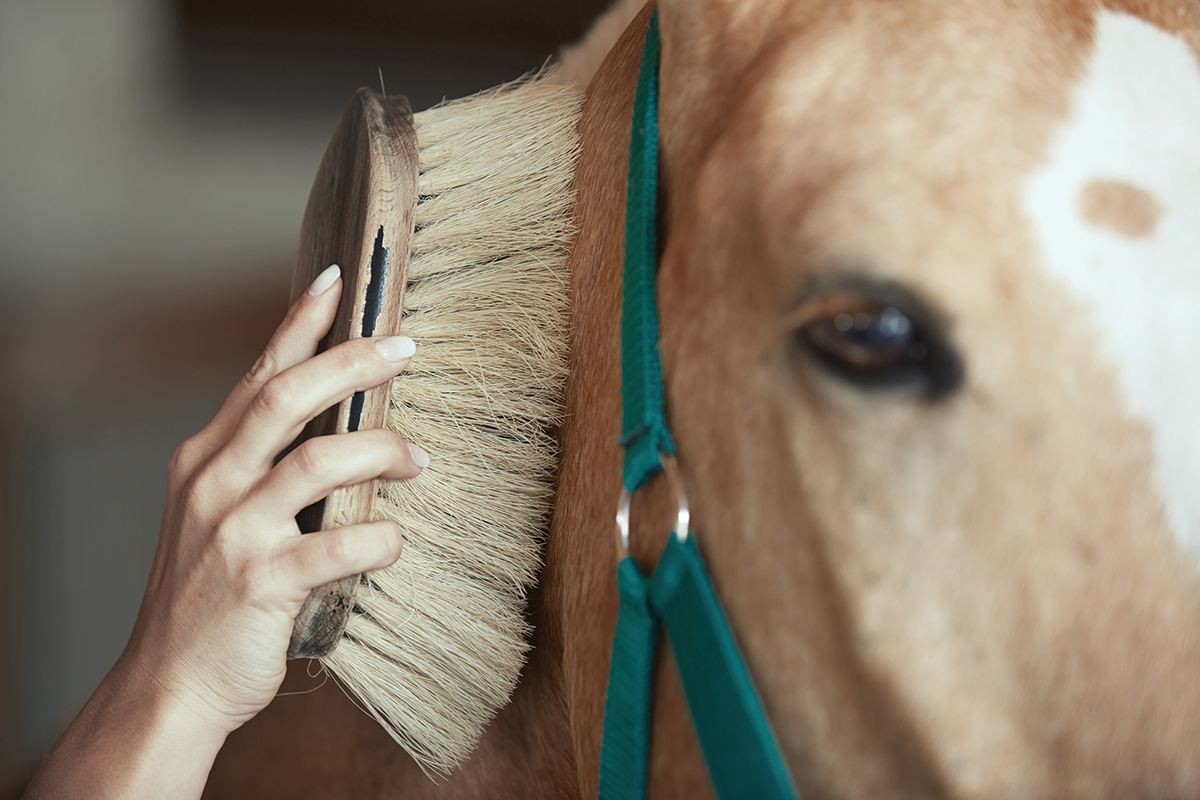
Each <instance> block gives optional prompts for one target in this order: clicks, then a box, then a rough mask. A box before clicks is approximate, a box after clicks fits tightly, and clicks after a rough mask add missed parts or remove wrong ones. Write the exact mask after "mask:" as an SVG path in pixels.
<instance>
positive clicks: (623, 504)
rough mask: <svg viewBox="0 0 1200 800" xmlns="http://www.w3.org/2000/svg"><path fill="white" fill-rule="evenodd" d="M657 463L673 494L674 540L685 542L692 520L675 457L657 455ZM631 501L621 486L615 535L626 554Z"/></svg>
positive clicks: (627, 550) (630, 494) (629, 494)
mask: <svg viewBox="0 0 1200 800" xmlns="http://www.w3.org/2000/svg"><path fill="white" fill-rule="evenodd" d="M658 463H659V464H661V465H662V470H663V474H664V475H666V476H667V483H669V484H670V485H671V490H672V491H673V492H674V493H675V504H676V512H675V538H676V539H678V540H679V541H680V542H686V541H687V538H688V535H689V532H690V527H689V526H690V524H691V519H692V514H691V511H689V510H688V500H687V493H686V492H684V490H683V477H682V476H681V475H680V474H679V465H678V464H676V463H675V457H674V456H672V455H668V454H666V453H659V454H658ZM632 500H633V493H632V492H630V491H629V490H628V489H626V488H625V486H624V485H622V486H621V500H620V502H619V503H617V533H618V534H619V535H620V537H621V547H622V548H623V549H624V551H625V552H626V553H628V552H629V506H630V503H631V501H632Z"/></svg>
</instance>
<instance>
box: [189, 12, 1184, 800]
mask: <svg viewBox="0 0 1200 800" xmlns="http://www.w3.org/2000/svg"><path fill="white" fill-rule="evenodd" d="M657 7H658V13H659V17H660V21H661V28H662V64H661V100H660V105H659V114H660V131H661V133H660V135H661V140H660V150H661V163H662V167H661V170H662V171H661V173H660V218H661V223H660V227H661V230H660V242H661V245H660V249H661V256H660V261H659V273H658V290H659V298H660V299H659V308H660V316H661V339H660V350H661V356H662V361H663V370H664V376H665V394H666V402H667V412H668V415H669V418H670V420H671V424H672V426H673V431H674V436H675V440H676V444H677V445H678V452H679V460H680V469H681V471H682V475H683V481H684V484H685V485H686V487H687V491H688V494H689V497H690V500H691V505H692V519H693V523H694V528H695V530H696V535H697V536H698V537H699V538H698V541H699V545H700V548H701V550H702V551H703V553H704V557H705V560H706V562H707V564H708V566H709V570H710V571H711V575H712V579H713V583H714V585H715V587H716V589H717V592H718V594H719V595H720V597H721V600H722V602H723V604H724V606H725V610H726V613H727V615H728V618H729V621H730V624H731V626H732V628H733V631H734V633H735V635H736V637H737V639H738V642H739V643H740V645H741V647H742V650H743V652H744V654H745V657H746V661H747V664H748V666H749V669H750V672H751V673H752V675H753V677H754V680H755V683H756V685H757V688H758V691H759V693H760V695H761V698H762V701H763V704H764V707H765V710H766V713H767V716H768V717H769V719H770V721H771V723H772V726H773V728H774V731H775V734H776V737H777V739H778V742H779V746H780V748H781V751H782V753H783V755H784V757H785V759H786V761H787V762H788V764H789V766H790V769H791V772H792V774H793V777H794V779H795V781H796V784H797V786H798V788H799V789H800V791H801V793H802V794H803V796H805V797H807V798H825V797H839V798H869V797H881V796H883V797H895V798H903V797H914V798H915V797H920V798H938V797H946V798H949V797H962V798H984V797H987V798H1001V797H1040V798H1073V797H1092V798H1096V797H1117V796H1122V797H1185V796H1200V747H1198V746H1197V742H1200V682H1198V681H1196V680H1195V679H1194V672H1195V665H1196V664H1197V663H1200V572H1198V571H1197V568H1198V563H1197V549H1198V548H1200V501H1198V499H1197V498H1200V492H1198V491H1197V489H1200V483H1198V480H1200V428H1198V427H1197V420H1198V419H1200V415H1197V414H1195V413H1194V410H1193V408H1192V406H1191V404H1190V402H1189V400H1190V398H1191V397H1194V396H1195V393H1196V392H1195V390H1196V389H1200V367H1197V363H1200V362H1198V361H1197V359H1196V358H1195V357H1194V349H1195V347H1196V345H1197V344H1200V316H1198V315H1197V314H1196V313H1195V310H1194V309H1195V308H1196V307H1197V301H1200V239H1198V238H1197V237H1198V233H1197V232H1198V231H1200V194H1198V191H1200V190H1198V188H1197V187H1200V144H1198V143H1200V139H1198V138H1197V134H1198V133H1200V68H1198V66H1197V65H1198V51H1200V5H1198V4H1197V3H1195V2H1188V1H1187V0H1177V1H1175V2H1162V3H1145V2H1141V0H1055V1H1054V2H1032V0H1013V1H1012V2H1009V3H1005V4H974V3H969V2H961V1H956V2H946V0H893V1H892V2H884V1H883V0H840V1H838V2H828V1H827V0H690V2H684V1H683V0H659V2H658V4H657ZM651 10H652V9H651V7H650V6H647V7H646V8H642V9H638V8H636V7H635V6H633V5H631V4H630V3H628V2H626V3H624V4H622V6H621V7H620V8H619V9H618V10H617V11H615V12H614V13H613V15H612V16H611V17H610V18H609V19H608V20H607V21H606V23H605V24H604V25H602V26H600V27H599V28H597V30H598V31H599V33H597V34H596V36H595V37H594V38H595V39H596V42H597V43H596V44H595V45H594V46H592V47H591V48H590V51H589V53H588V54H585V56H586V57H585V56H580V57H578V58H576V59H575V60H574V61H571V60H570V59H568V62H569V63H568V64H567V67H569V68H570V69H575V70H576V71H577V73H578V74H579V75H582V76H583V77H580V78H578V79H579V80H586V81H587V82H588V88H587V103H586V106H585V109H584V116H583V118H582V121H581V123H580V134H581V137H582V143H583V155H582V157H581V160H580V164H579V167H578V171H577V173H576V178H575V186H576V191H577V201H576V202H577V212H576V213H577V218H578V220H579V228H580V233H579V236H578V240H577V242H576V244H575V246H574V249H573V253H572V256H571V281H572V285H571V298H572V328H571V378H570V380H569V382H568V386H567V395H566V403H567V410H568V416H567V422H566V424H565V425H564V427H563V428H562V430H561V434H560V436H561V446H562V463H561V467H560V474H559V481H558V489H557V500H556V508H555V511H554V515H553V520H552V523H551V530H550V535H549V538H548V541H547V544H546V549H545V553H544V567H543V571H542V573H541V579H540V584H539V586H538V587H537V589H536V591H535V592H534V593H533V595H532V596H531V598H530V604H529V612H528V613H529V618H530V621H531V622H532V624H533V627H534V633H533V639H532V645H533V650H532V652H531V655H530V659H529V662H528V664H527V666H526V669H525V671H524V673H523V675H522V679H521V682H520V685H519V686H518V688H517V690H516V692H515V694H514V696H513V698H512V701H511V703H510V704H509V705H508V706H507V707H506V708H505V709H504V710H502V712H501V713H500V715H499V716H498V717H497V718H496V719H495V721H494V722H493V723H492V724H491V726H490V727H489V728H488V730H487V732H486V733H485V735H484V738H483V740H482V741H481V743H480V745H479V748H478V749H477V751H476V752H475V753H474V755H473V756H472V757H471V759H470V760H469V761H468V762H467V763H465V764H464V765H463V766H462V767H461V768H460V769H459V770H458V771H457V772H455V773H454V774H452V775H451V776H450V777H449V778H447V779H445V780H444V781H441V782H438V783H435V782H432V781H430V780H429V779H427V778H426V777H425V776H424V775H422V773H421V772H420V770H419V768H418V767H417V765H416V764H415V762H413V761H412V760H411V759H410V758H409V757H408V756H407V755H405V754H404V752H403V751H402V750H400V748H398V747H396V746H395V745H394V744H393V742H392V741H391V740H390V739H389V738H388V737H387V736H386V735H384V733H383V732H382V731H381V730H380V729H379V728H378V726H376V725H375V724H374V723H373V722H372V721H371V720H370V719H369V718H368V717H367V716H366V715H365V714H363V713H361V712H360V711H359V710H358V709H357V708H355V707H354V706H353V705H352V704H351V703H350V702H349V701H348V700H347V699H346V698H344V697H343V696H342V694H341V693H340V692H339V691H338V689H337V687H336V686H335V685H332V684H326V685H323V686H322V687H321V688H319V689H316V690H309V687H311V686H312V685H313V683H314V680H313V679H312V678H311V677H308V676H306V675H305V674H304V668H303V667H302V666H299V665H293V674H292V675H290V676H289V679H288V682H287V683H285V687H284V689H285V692H287V691H289V690H291V691H298V690H304V691H307V693H305V694H299V695H294V696H287V697H283V696H281V697H280V698H278V699H277V700H276V701H275V702H274V703H273V704H272V705H271V706H270V707H269V708H268V709H267V710H266V711H265V712H263V713H262V714H261V715H260V716H259V717H258V718H256V719H255V720H253V721H251V722H250V723H249V724H247V725H246V726H245V727H244V728H243V729H242V730H240V731H239V732H237V733H235V734H234V735H233V736H232V737H231V738H230V740H229V742H228V744H227V746H226V748H225V751H224V752H223V753H222V756H221V757H220V758H219V759H218V762H217V765H216V767H215V769H214V771H213V774H212V777H211V780H210V784H209V789H208V793H207V795H206V796H210V797H232V798H237V797H256V798H272V797H296V796H320V797H355V798H375V797H379V798H383V797H406V798H419V797H455V798H476V797H480V798H482V797H527V798H541V797H547V798H550V797H554V798H559V797H562V798H570V797H588V796H594V795H595V792H596V786H597V781H598V772H599V749H600V739H601V729H602V716H603V705H604V692H605V684H606V678H607V668H608V667H607V661H608V655H609V652H610V647H611V636H612V631H613V626H614V624H615V619H616V610H617V597H616V586H615V582H614V579H613V574H614V568H615V565H616V561H617V558H618V552H617V547H616V544H615V539H614V534H613V522H612V519H613V513H614V511H615V509H616V507H617V502H618V495H619V492H620V472H621V470H620V452H619V449H618V447H617V440H618V436H619V426H620V422H619V418H620V366H619V334H618V326H619V315H620V284H621V278H620V259H621V243H622V237H623V224H624V222H623V218H622V215H621V209H622V207H623V199H624V189H625V180H626V178H625V169H626V158H627V147H628V141H629V128H630V115H631V110H632V101H633V95H634V91H633V89H634V84H635V81H636V77H637V69H638V59H639V53H640V48H641V43H642V39H643V36H644V33H645V30H646V26H647V23H648V19H649V16H650V13H651ZM627 21H628V25H626V24H625V23H626V22H627ZM616 31H621V32H620V34H619V35H616V33H615V32H616ZM610 32H611V33H610ZM584 49H585V50H587V46H585V48H584ZM598 51H599V52H604V53H606V55H605V57H604V58H603V62H602V63H601V64H599V66H598V67H597V68H596V69H595V74H594V76H591V75H590V74H589V73H590V71H591V66H589V64H590V63H592V62H594V61H597V60H598V59H597V58H596V53H597V52H598ZM589 58H591V59H592V62H589V61H588V59H589ZM570 69H568V70H567V71H568V72H569V71H570ZM673 510H674V500H673V498H672V494H671V492H670V491H669V489H668V487H667V486H666V485H665V483H664V482H663V481H662V480H660V479H656V480H655V481H654V482H653V483H652V484H651V485H650V487H649V489H648V490H647V491H644V492H640V493H638V494H637V495H635V499H634V504H633V530H632V537H631V548H632V552H633V554H634V555H635V557H636V558H637V559H638V561H639V563H640V564H641V565H642V567H643V568H645V569H649V568H650V567H652V566H653V564H654V563H655V560H656V559H657V555H658V553H659V551H660V550H661V548H662V545H663V542H664V540H665V537H666V536H667V535H668V533H667V531H668V529H669V520H670V519H671V517H672V514H673ZM660 652H662V656H661V657H660V659H659V661H660V663H659V664H658V668H657V672H656V677H655V683H654V706H653V719H652V743H653V745H652V750H651V756H650V778H649V794H650V796H653V797H697V798H698V797H705V796H710V788H709V785H708V779H707V777H706V774H705V767H704V763H703V760H702V758H701V756H700V754H699V751H698V749H697V746H696V744H695V741H694V736H693V734H692V731H691V729H690V723H689V721H688V711H687V706H686V703H685V701H684V698H683V695H682V693H681V690H680V686H679V682H678V679H677V677H676V675H675V671H674V669H673V666H672V663H671V657H670V652H669V650H666V651H662V650H660Z"/></svg>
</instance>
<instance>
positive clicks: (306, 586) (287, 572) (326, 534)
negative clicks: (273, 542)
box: [278, 520, 404, 601]
mask: <svg viewBox="0 0 1200 800" xmlns="http://www.w3.org/2000/svg"><path fill="white" fill-rule="evenodd" d="M281 548H282V550H281V555H280V559H279V562H278V569H279V571H280V574H281V575H282V576H284V579H285V580H286V581H287V582H288V584H289V585H290V586H291V587H293V589H294V591H295V593H296V598H297V599H298V600H301V601H302V600H303V599H304V598H305V597H307V596H308V593H309V592H310V591H312V590H313V589H315V588H316V587H318V586H322V585H324V584H326V583H329V582H330V581H336V580H340V579H342V578H345V577H348V576H350V575H357V574H359V573H361V572H369V571H370V570H373V569H383V568H384V567H386V566H390V565H391V564H394V563H395V562H396V559H398V558H400V553H401V551H402V550H403V549H404V537H403V536H402V535H401V534H400V526H399V525H397V524H396V523H394V522H391V521H389V520H380V521H378V522H362V523H359V524H357V525H346V526H345V527H342V528H334V529H332V530H326V531H317V532H316V533H310V534H307V535H305V536H297V537H294V538H292V539H288V540H287V541H286V542H284V543H283V544H282V545H281Z"/></svg>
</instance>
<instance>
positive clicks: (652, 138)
mask: <svg viewBox="0 0 1200 800" xmlns="http://www.w3.org/2000/svg"><path fill="white" fill-rule="evenodd" d="M658 54H659V35H658V13H657V12H655V13H654V14H653V15H652V16H651V18H650V25H649V28H648V29H647V31H646V41H645V44H644V45H643V47H642V65H641V71H640V72H639V74H638V85H637V95H636V96H635V98H634V117H633V124H632V131H631V134H630V148H629V188H628V191H627V195H626V207H625V215H626V216H625V274H624V291H623V295H624V296H623V310H622V317H621V381H622V387H621V403H622V434H621V444H622V445H623V446H624V447H625V464H624V469H623V481H624V484H625V487H626V488H627V489H628V490H629V491H630V492H632V491H635V490H636V489H637V488H638V487H640V486H641V485H642V484H643V483H645V481H646V479H647V478H649V477H650V476H651V475H653V474H654V473H655V472H656V471H657V470H658V469H659V467H660V463H659V456H660V454H662V453H671V452H674V450H675V445H674V443H673V442H672V441H671V434H670V432H669V431H668V429H667V423H666V416H665V409H664V404H663V385H662V367H661V364H660V361H659V353H658V313H657V309H656V306H655V276H656V271H657V249H656V248H657V245H656V242H655V226H656V218H657V213H656V212H657V207H656V201H657V197H656V191H657V181H658ZM617 588H618V591H619V594H620V598H621V603H620V610H619V612H618V616H617V625H616V629H615V631H614V633H613V652H612V661H611V663H610V665H609V676H608V689H607V692H606V696H605V706H604V734H603V743H602V747H601V752H600V782H599V796H600V798H601V799H602V800H634V799H635V798H644V797H645V795H646V779H647V768H648V765H649V753H650V719H651V713H650V712H651V700H652V682H653V673H654V649H655V644H656V642H655V637H656V635H657V628H658V624H659V622H662V623H663V625H664V627H665V628H666V631H667V637H668V639H669V640H670V642H671V647H672V650H673V651H674V654H675V662H676V665H677V667H678V670H679V678H680V682H681V683H682V685H683V691H684V695H685V697H686V698H687V702H688V708H689V710H690V711H691V715H692V723H693V726H694V728H695V730H696V737H697V739H698V740H699V742H700V748H701V750H702V752H703V753H704V760H705V763H706V764H707V766H708V771H709V777H710V778H711V779H712V782H713V787H714V788H715V789H716V792H717V796H718V797H720V798H721V800H730V798H743V797H745V798H755V800H758V798H763V799H764V800H775V799H776V798H779V800H784V799H785V798H798V795H797V793H796V791H795V788H794V787H793V785H792V782H791V778H790V776H789V775H788V771H787V767H786V765H785V764H784V762H783V758H782V757H781V756H780V754H779V748H778V746H777V744H776V742H775V739H774V736H773V734H772V733H771V728H770V725H769V723H768V721H767V718H766V714H765V713H764V712H763V710H762V704H761V702H760V701H759V698H758V694H757V692H755V690H754V685H753V683H752V682H751V680H750V674H749V672H748V671H747V669H746V665H745V662H744V661H743V659H742V656H741V653H740V652H739V651H738V648H737V644H736V642H735V641H734V638H733V634H732V632H731V631H730V629H729V623H728V622H727V621H726V619H725V614H724V612H723V611H722V610H721V605H720V602H719V601H718V600H717V595H716V592H715V591H714V590H713V587H712V584H711V582H710V581H709V579H708V574H707V572H706V571H705V569H704V562H703V561H702V560H701V558H700V553H699V551H698V549H697V548H696V540H695V537H694V536H691V535H688V536H687V537H686V538H685V541H683V542H680V541H679V540H678V538H677V537H676V536H674V535H672V536H671V537H669V539H668V542H667V546H666V549H665V550H664V551H663V554H662V556H661V558H660V559H659V563H658V567H657V568H656V569H655V571H654V573H653V575H651V576H650V578H649V579H647V578H646V577H645V576H644V575H643V574H642V571H641V569H640V568H639V567H638V566H637V563H636V562H635V561H634V560H633V559H632V558H630V557H628V556H626V557H625V558H624V559H622V560H621V562H620V564H619V565H618V566H617Z"/></svg>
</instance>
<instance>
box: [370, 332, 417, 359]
mask: <svg viewBox="0 0 1200 800" xmlns="http://www.w3.org/2000/svg"><path fill="white" fill-rule="evenodd" d="M375 349H376V350H378V351H379V355H381V356H383V357H384V358H386V359H387V360H388V361H403V360H404V359H406V358H412V354H413V353H415V352H417V343H416V342H414V341H413V340H412V339H410V338H408V337H407V336H389V337H387V338H386V339H376V340H375Z"/></svg>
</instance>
